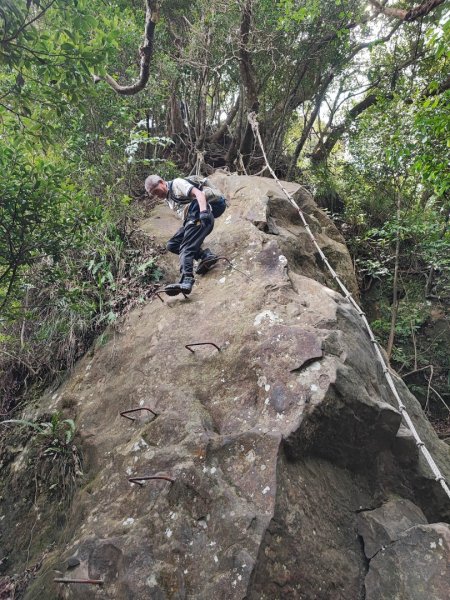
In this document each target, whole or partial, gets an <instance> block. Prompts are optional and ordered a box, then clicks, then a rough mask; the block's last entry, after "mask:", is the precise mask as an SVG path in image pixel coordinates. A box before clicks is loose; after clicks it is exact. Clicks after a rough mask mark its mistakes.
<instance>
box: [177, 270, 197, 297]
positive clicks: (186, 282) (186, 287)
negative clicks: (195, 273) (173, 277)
mask: <svg viewBox="0 0 450 600" xmlns="http://www.w3.org/2000/svg"><path fill="white" fill-rule="evenodd" d="M194 281H195V280H194V278H193V277H189V276H188V275H183V277H182V278H181V281H180V283H179V284H178V286H179V288H180V292H181V293H183V294H190V293H191V292H192V286H193V285H194Z"/></svg>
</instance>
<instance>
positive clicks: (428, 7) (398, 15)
mask: <svg viewBox="0 0 450 600" xmlns="http://www.w3.org/2000/svg"><path fill="white" fill-rule="evenodd" d="M369 2H370V4H371V5H372V6H373V7H374V9H375V11H376V13H377V14H380V13H381V14H383V15H385V16H386V17H394V18H395V19H400V20H401V21H405V22H408V23H410V22H411V21H416V20H417V19H420V18H421V17H426V15H428V14H429V13H430V12H432V11H433V10H434V9H435V8H437V7H438V6H440V5H441V4H443V3H444V2H445V0H425V2H422V4H419V5H418V6H414V7H413V8H410V9H409V10H404V9H403V8H395V7H394V8H389V7H388V6H384V5H382V4H381V2H379V1H378V0H369Z"/></svg>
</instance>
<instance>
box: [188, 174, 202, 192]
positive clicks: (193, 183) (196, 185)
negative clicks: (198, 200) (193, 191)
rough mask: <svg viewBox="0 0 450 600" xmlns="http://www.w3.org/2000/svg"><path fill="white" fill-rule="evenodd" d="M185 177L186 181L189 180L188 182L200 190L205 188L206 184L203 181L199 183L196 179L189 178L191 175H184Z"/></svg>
mask: <svg viewBox="0 0 450 600" xmlns="http://www.w3.org/2000/svg"><path fill="white" fill-rule="evenodd" d="M183 179H184V180H185V181H187V182H188V183H190V184H191V185H193V186H194V187H195V188H197V189H198V190H200V191H202V190H203V188H204V184H203V183H197V182H196V181H192V179H189V177H184V178H183Z"/></svg>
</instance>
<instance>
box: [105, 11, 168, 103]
mask: <svg viewBox="0 0 450 600" xmlns="http://www.w3.org/2000/svg"><path fill="white" fill-rule="evenodd" d="M158 19H159V7H158V2H157V0H146V10H145V32H144V43H143V45H142V46H141V47H140V48H139V52H140V55H141V68H140V73H139V79H138V80H137V81H135V82H134V83H133V84H131V85H120V84H119V83H117V81H116V80H115V79H114V78H113V77H111V75H108V74H106V75H105V76H104V77H98V76H94V83H97V82H99V81H101V80H102V79H103V80H104V81H106V83H107V84H108V85H109V86H110V87H112V89H113V90H114V91H115V92H117V94H120V95H123V96H132V95H134V94H137V93H138V92H141V91H142V90H143V89H144V88H145V86H146V85H147V82H148V80H149V77H150V59H151V57H152V54H153V37H154V33H155V27H156V23H157V22H158Z"/></svg>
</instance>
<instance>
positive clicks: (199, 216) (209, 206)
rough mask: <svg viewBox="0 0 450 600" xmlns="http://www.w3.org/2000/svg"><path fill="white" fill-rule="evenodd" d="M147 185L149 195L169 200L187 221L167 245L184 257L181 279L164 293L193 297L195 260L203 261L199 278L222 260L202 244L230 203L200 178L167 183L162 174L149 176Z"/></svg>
mask: <svg viewBox="0 0 450 600" xmlns="http://www.w3.org/2000/svg"><path fill="white" fill-rule="evenodd" d="M144 185H145V190H146V192H147V194H148V195H149V196H156V197H157V198H159V199H161V200H166V202H167V204H168V205H169V207H170V208H171V209H172V210H175V211H176V212H177V213H178V214H179V215H180V216H181V217H182V219H183V225H182V227H180V228H179V229H178V231H177V232H176V233H175V235H174V236H173V237H172V238H171V239H170V240H169V241H168V242H167V245H166V248H167V250H169V251H170V252H173V253H174V254H178V255H179V257H180V273H181V279H180V281H179V282H178V283H172V284H170V285H167V286H166V287H165V288H164V291H165V292H166V294H168V295H169V296H176V295H177V294H180V293H183V294H190V293H191V291H192V286H193V285H194V260H197V261H199V262H198V265H197V268H196V270H195V273H196V274H197V275H205V274H206V273H207V272H208V271H209V270H210V269H211V267H212V266H213V265H215V264H216V262H217V261H218V260H219V258H218V256H216V255H215V254H214V253H213V252H211V250H210V249H209V248H205V249H202V244H203V242H204V240H205V238H206V237H207V236H208V235H209V234H210V233H211V231H212V230H213V228H214V218H215V217H219V216H220V215H221V214H222V213H223V212H224V211H225V208H226V206H227V204H226V200H225V198H224V196H223V195H222V194H221V192H220V191H219V190H217V189H216V188H214V187H213V186H212V185H211V184H210V183H209V182H208V180H207V179H203V178H201V177H197V176H195V177H194V176H192V177H189V178H186V179H183V178H181V177H177V178H176V179H174V180H172V181H165V180H164V179H162V177H160V176H159V175H149V176H148V177H147V178H146V180H145V183H144ZM183 207H184V210H183Z"/></svg>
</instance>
